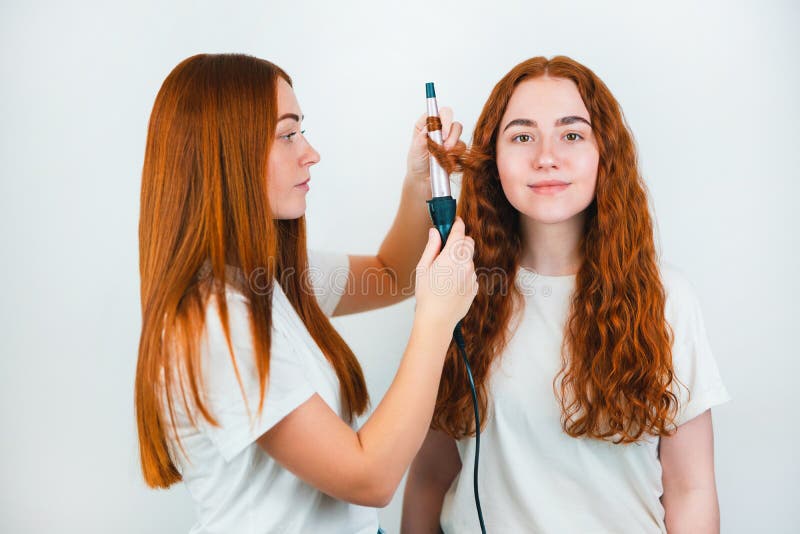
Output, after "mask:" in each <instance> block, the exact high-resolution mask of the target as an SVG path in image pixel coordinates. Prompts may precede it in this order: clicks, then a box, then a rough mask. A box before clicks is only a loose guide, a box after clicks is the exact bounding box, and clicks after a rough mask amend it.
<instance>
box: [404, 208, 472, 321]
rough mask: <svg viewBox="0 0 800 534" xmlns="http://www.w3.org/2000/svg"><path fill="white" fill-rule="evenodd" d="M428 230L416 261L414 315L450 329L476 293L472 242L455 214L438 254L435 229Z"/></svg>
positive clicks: (465, 311)
mask: <svg viewBox="0 0 800 534" xmlns="http://www.w3.org/2000/svg"><path fill="white" fill-rule="evenodd" d="M428 232H429V233H428V244H427V245H426V246H425V250H424V251H423V252H422V257H421V258H420V260H419V263H418V264H417V271H416V289H415V296H416V298H417V309H416V315H415V317H416V318H417V319H419V320H422V321H424V322H425V323H427V324H430V323H433V324H437V325H439V326H441V327H442V328H448V329H450V330H452V329H453V328H455V326H456V324H457V323H458V321H460V320H461V319H462V318H463V317H464V316H465V315H466V314H467V311H468V310H469V307H470V305H471V304H472V301H473V300H474V299H475V295H477V294H478V278H477V275H476V274H475V264H474V263H473V255H474V253H475V241H474V240H473V239H472V238H471V237H468V236H466V235H464V221H463V220H461V218H460V217H456V220H455V222H454V223H453V227H452V229H451V230H450V235H449V236H448V238H447V243H446V244H445V247H444V249H442V251H441V253H440V252H439V249H440V247H441V241H442V240H441V237H440V236H439V232H438V231H437V230H436V229H435V228H431V229H430V230H429V231H428Z"/></svg>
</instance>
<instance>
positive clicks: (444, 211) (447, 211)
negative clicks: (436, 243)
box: [428, 196, 456, 248]
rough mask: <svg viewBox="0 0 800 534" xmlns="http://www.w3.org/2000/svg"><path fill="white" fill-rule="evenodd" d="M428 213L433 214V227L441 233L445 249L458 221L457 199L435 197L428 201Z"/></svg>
mask: <svg viewBox="0 0 800 534" xmlns="http://www.w3.org/2000/svg"><path fill="white" fill-rule="evenodd" d="M428 212H429V213H430V214H431V221H432V222H433V226H434V227H435V228H436V229H437V230H438V231H439V235H440V236H441V238H442V248H444V244H445V243H446V242H447V236H449V235H450V229H451V228H452V227H453V221H455V220H456V199H454V198H453V197H451V196H446V197H433V198H432V199H430V200H429V201H428Z"/></svg>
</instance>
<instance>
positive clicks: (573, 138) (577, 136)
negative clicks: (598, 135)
mask: <svg viewBox="0 0 800 534" xmlns="http://www.w3.org/2000/svg"><path fill="white" fill-rule="evenodd" d="M564 137H565V138H566V140H567V141H577V140H578V139H583V136H582V135H581V134H579V133H575V132H570V133H568V134H567V135H565V136H564Z"/></svg>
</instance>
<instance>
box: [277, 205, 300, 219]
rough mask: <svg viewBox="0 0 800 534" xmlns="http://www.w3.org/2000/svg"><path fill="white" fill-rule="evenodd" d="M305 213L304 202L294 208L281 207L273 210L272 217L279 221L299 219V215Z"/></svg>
mask: <svg viewBox="0 0 800 534" xmlns="http://www.w3.org/2000/svg"><path fill="white" fill-rule="evenodd" d="M305 214H306V206H305V203H304V204H303V205H302V206H298V207H297V208H296V209H285V208H284V209H281V210H278V211H277V212H275V215H274V217H273V218H274V219H276V220H279V221H292V220H294V219H299V218H300V217H302V216H304V215H305Z"/></svg>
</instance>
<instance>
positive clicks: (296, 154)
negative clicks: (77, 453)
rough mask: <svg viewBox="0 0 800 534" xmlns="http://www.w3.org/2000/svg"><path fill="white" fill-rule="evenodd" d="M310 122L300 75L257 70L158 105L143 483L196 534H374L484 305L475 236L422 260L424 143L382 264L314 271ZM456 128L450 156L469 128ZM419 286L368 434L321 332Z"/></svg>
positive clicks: (353, 382)
mask: <svg viewBox="0 0 800 534" xmlns="http://www.w3.org/2000/svg"><path fill="white" fill-rule="evenodd" d="M302 118H303V114H302V112H301V111H300V107H299V105H298V103H297V100H296V98H295V95H294V92H293V90H292V86H291V79H290V78H289V76H288V75H287V74H286V73H285V72H284V71H283V70H281V69H280V68H278V67H277V66H275V65H273V64H272V63H270V62H268V61H264V60H261V59H257V58H254V57H249V56H244V55H227V54H226V55H198V56H194V57H191V58H188V59H186V60H185V61H183V62H182V63H180V64H179V65H178V66H177V67H176V68H175V69H174V70H173V71H172V72H171V73H170V74H169V76H168V77H167V79H166V80H165V81H164V84H163V85H162V87H161V90H160V91H159V93H158V96H157V97H156V101H155V104H154V106H153V112H152V116H151V119H150V125H149V129H148V135H147V145H146V150H145V161H144V168H143V172H142V192H141V217H140V222H139V252H140V274H141V298H142V332H141V338H140V345H139V360H138V366H137V372H136V385H135V405H136V419H137V423H138V431H139V445H140V454H141V462H142V469H143V472H144V478H145V481H146V482H147V483H148V484H149V485H150V486H152V487H157V488H166V487H169V486H170V485H172V484H174V483H175V482H178V481H181V480H182V481H183V482H184V484H185V485H186V488H187V490H188V491H189V494H190V496H191V498H192V500H193V501H194V504H195V507H196V511H197V515H198V522H197V524H196V525H195V526H194V528H193V529H192V532H193V533H199V532H203V533H256V532H259V533H261V532H280V533H294V532H297V533H300V532H303V533H305V532H347V533H369V534H374V533H375V532H376V531H378V520H377V513H376V511H375V510H374V509H373V508H370V507H376V506H384V505H385V504H386V503H387V502H388V501H389V500H390V499H391V496H392V494H393V493H394V491H395V489H396V488H397V485H398V484H399V482H400V480H401V478H402V476H403V474H404V473H405V471H406V468H407V467H408V465H409V463H410V462H411V460H412V459H413V457H414V454H415V453H416V451H417V449H418V448H419V446H420V444H421V443H422V441H423V439H424V437H425V432H426V431H427V429H428V427H429V425H430V421H431V416H432V414H433V407H434V403H435V399H436V391H437V387H438V384H439V378H440V375H441V370H442V365H443V363H444V358H445V355H446V352H447V347H448V344H449V341H450V337H451V332H452V330H453V327H454V326H455V324H456V322H457V321H458V320H459V319H461V318H462V317H463V316H464V314H465V313H466V311H467V308H468V307H469V305H470V303H471V302H472V300H473V298H474V296H475V293H476V292H477V280H476V277H475V272H474V265H473V263H472V250H473V247H472V245H473V242H472V240H471V239H470V238H469V237H465V236H464V225H463V222H462V221H460V220H458V221H456V223H455V224H454V226H453V234H452V235H451V237H450V238H449V239H448V243H447V245H446V246H445V248H444V250H443V251H442V253H441V254H439V247H440V240H439V237H438V235H439V234H438V233H437V232H436V231H435V230H432V229H431V230H430V231H428V233H427V235H428V241H427V245H426V243H425V237H424V236H425V235H426V231H427V230H428V229H429V227H430V224H429V222H428V218H427V217H428V215H427V212H426V210H425V204H424V201H425V197H426V194H427V195H429V194H430V193H429V186H428V185H427V183H428V177H427V172H428V171H427V168H428V164H427V151H426V133H425V131H424V128H422V127H421V126H420V127H418V128H417V131H416V133H415V135H414V140H413V142H412V148H411V150H410V152H409V160H408V161H409V167H408V174H407V177H406V179H405V182H404V186H403V196H402V200H401V205H400V210H399V212H398V215H397V218H396V220H395V223H394V225H393V226H392V228H391V229H390V231H389V233H388V234H387V236H386V239H385V240H384V242H383V244H382V245H381V248H380V251H379V253H378V254H377V255H376V256H352V257H350V258H349V260H348V258H347V257H346V256H340V255H317V256H316V259H314V258H312V261H311V263H309V258H308V256H307V252H306V237H305V220H304V217H303V214H304V212H305V197H306V194H307V192H308V181H309V176H310V175H309V169H310V167H311V166H312V165H314V164H315V163H317V161H319V154H317V152H316V151H315V150H314V149H313V148H312V147H311V145H310V144H309V143H308V141H307V139H306V138H305V136H304V135H303V131H302V130H301V129H300V127H301V121H302ZM447 122H449V121H447ZM447 128H449V130H450V133H449V136H448V137H447V139H448V141H447V143H446V146H453V145H454V144H455V143H456V142H457V140H458V137H459V134H460V131H461V128H460V125H458V124H457V123H453V124H452V127H449V125H448V126H446V129H447ZM455 247H460V248H461V249H463V250H456V248H455ZM423 249H424V250H423ZM420 255H421V258H420ZM417 258H419V262H418V263H417V261H416V260H417ZM415 274H416V278H415V296H416V299H417V306H416V312H415V317H414V323H413V328H412V331H411V335H410V340H409V342H408V347H407V349H406V351H405V354H404V355H403V359H402V361H401V363H400V367H399V370H398V372H397V375H396V377H395V379H394V381H393V382H392V385H391V387H390V388H389V391H388V392H387V394H386V396H385V397H384V398H383V400H382V401H381V402H380V403H379V404H378V406H377V407H376V408H375V410H374V412H373V413H372V415H371V416H370V417H369V418H368V419H367V420H366V422H365V423H364V424H363V426H361V428H359V429H356V428H355V424H354V421H355V417H356V416H357V415H360V414H363V413H364V412H365V410H366V408H367V401H368V399H367V388H366V385H365V383H364V377H363V375H362V372H361V368H360V366H359V364H358V361H357V360H356V358H355V356H354V355H353V353H352V351H351V350H350V349H349V348H348V346H347V345H346V344H345V342H344V340H343V339H342V338H341V337H340V336H339V335H338V334H337V332H336V330H334V328H333V327H332V326H331V323H330V322H329V320H328V318H327V317H326V315H331V314H333V315H339V314H346V313H354V312H356V311H363V310H369V309H373V308H377V307H380V306H385V305H388V304H391V303H393V302H397V301H399V300H401V299H402V298H403V296H404V295H406V294H407V292H406V291H404V290H406V289H409V288H408V287H404V281H407V280H410V279H412V278H413V276H414V275H415ZM434 274H435V276H434ZM337 280H338V281H342V280H346V285H345V286H344V287H339V288H338V291H337V288H336V287H335V285H336V282H337ZM153 530H154V531H157V530H158V528H157V526H154V529H153Z"/></svg>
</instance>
